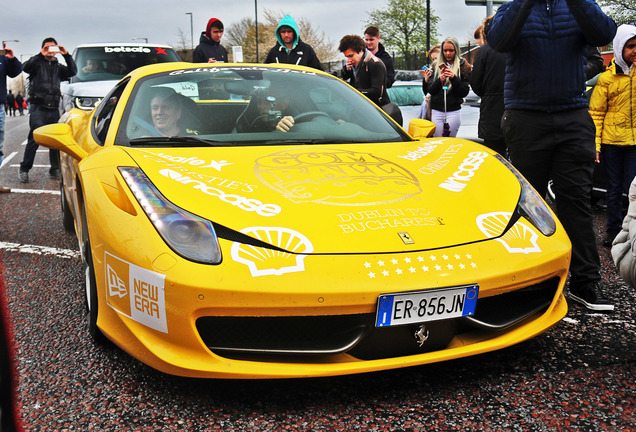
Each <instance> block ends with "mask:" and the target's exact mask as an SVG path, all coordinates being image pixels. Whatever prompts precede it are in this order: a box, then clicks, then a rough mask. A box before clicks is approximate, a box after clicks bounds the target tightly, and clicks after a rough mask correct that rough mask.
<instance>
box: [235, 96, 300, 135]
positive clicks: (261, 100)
mask: <svg viewBox="0 0 636 432" xmlns="http://www.w3.org/2000/svg"><path fill="white" fill-rule="evenodd" d="M288 110H289V99H288V98H286V97H279V98H276V97H274V96H273V95H270V96H268V94H267V92H266V91H264V90H260V89H259V90H257V91H255V92H254V94H253V95H252V99H251V100H250V103H249V105H248V106H247V108H246V109H245V111H244V112H243V114H241V115H240V117H239V118H238V120H237V121H236V131H237V132H239V133H242V132H271V131H273V130H277V131H280V132H289V130H290V129H291V128H292V127H293V126H294V123H295V121H294V118H293V117H292V116H291V115H288V114H289V113H288ZM283 113H285V114H287V115H283Z"/></svg>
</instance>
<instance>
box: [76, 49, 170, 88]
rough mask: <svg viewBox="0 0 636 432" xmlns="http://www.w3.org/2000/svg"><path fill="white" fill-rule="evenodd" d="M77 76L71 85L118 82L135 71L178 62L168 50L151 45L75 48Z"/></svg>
mask: <svg viewBox="0 0 636 432" xmlns="http://www.w3.org/2000/svg"><path fill="white" fill-rule="evenodd" d="M73 59H74V60H75V63H76V64H77V74H76V75H75V76H74V77H73V78H71V82H72V83H76V82H87V81H108V80H114V81H119V80H120V79H121V78H123V77H124V76H126V74H128V73H129V72H130V71H132V70H134V69H137V68H138V67H141V66H145V65H149V64H154V63H166V62H178V61H179V56H178V55H177V54H176V53H175V52H174V50H173V49H172V48H168V47H155V46H152V45H148V46H145V45H108V46H99V47H78V48H77V49H76V51H75V52H74V53H73Z"/></svg>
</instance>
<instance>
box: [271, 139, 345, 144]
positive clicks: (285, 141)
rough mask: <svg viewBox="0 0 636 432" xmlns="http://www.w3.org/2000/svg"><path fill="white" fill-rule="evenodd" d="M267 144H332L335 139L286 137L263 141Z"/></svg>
mask: <svg viewBox="0 0 636 432" xmlns="http://www.w3.org/2000/svg"><path fill="white" fill-rule="evenodd" d="M262 143H263V144H265V145H270V144H327V143H329V144H331V143H333V140H329V139H324V138H321V139H317V138H286V139H275V140H267V141H262Z"/></svg>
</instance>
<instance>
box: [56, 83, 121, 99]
mask: <svg viewBox="0 0 636 432" xmlns="http://www.w3.org/2000/svg"><path fill="white" fill-rule="evenodd" d="M115 84H117V80H112V81H111V80H109V81H87V82H78V83H73V84H65V85H63V86H62V87H61V90H62V93H64V94H68V95H72V96H83V97H88V96H90V97H104V96H106V94H107V93H108V92H109V91H110V89H112V88H113V87H114V86H115Z"/></svg>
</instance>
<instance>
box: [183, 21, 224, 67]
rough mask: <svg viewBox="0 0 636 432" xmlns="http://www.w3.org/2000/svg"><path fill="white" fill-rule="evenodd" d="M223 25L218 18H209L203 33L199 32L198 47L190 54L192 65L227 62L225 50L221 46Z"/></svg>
mask: <svg viewBox="0 0 636 432" xmlns="http://www.w3.org/2000/svg"><path fill="white" fill-rule="evenodd" d="M221 37H223V23H222V22H221V20H220V19H218V18H210V20H209V21H208V25H207V27H206V28H205V31H204V32H201V38H200V39H199V45H197V47H196V48H195V49H194V52H193V53H192V61H193V62H194V63H216V62H227V61H228V60H227V50H226V49H225V47H223V45H221Z"/></svg>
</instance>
